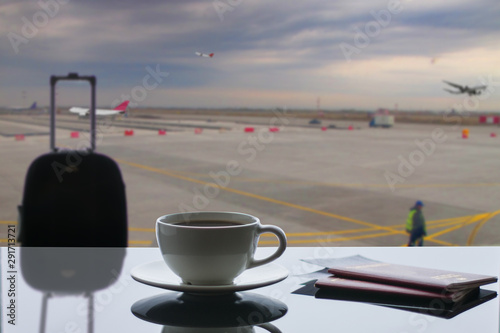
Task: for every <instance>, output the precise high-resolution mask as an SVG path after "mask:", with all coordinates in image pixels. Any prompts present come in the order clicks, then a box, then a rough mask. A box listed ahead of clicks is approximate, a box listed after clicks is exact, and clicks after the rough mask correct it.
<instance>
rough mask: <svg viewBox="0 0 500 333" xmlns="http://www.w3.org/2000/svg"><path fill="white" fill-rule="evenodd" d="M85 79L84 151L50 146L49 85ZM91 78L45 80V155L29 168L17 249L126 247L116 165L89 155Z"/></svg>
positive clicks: (123, 199) (92, 130) (52, 142)
mask: <svg viewBox="0 0 500 333" xmlns="http://www.w3.org/2000/svg"><path fill="white" fill-rule="evenodd" d="M59 80H85V81H88V82H89V83H90V86H91V112H90V148H89V149H87V150H66V151H64V150H60V149H58V148H57V147H56V146H55V86H56V83H57V81H59ZM95 87H96V78H95V76H79V75H78V74H76V73H70V74H69V75H68V76H51V78H50V92H51V110H50V111H51V121H50V136H51V138H50V148H51V152H50V153H47V154H44V155H42V156H39V157H38V158H36V159H35V160H34V161H33V162H32V164H31V165H30V167H29V169H28V172H27V175H26V180H25V185H24V194H23V199H22V204H21V206H19V219H20V228H19V238H18V241H19V242H20V243H21V246H50V247H126V246H127V240H128V231H127V225H128V223H127V205H126V196H125V184H124V182H123V179H122V175H121V172H120V169H119V167H118V165H117V164H116V162H114V161H113V160H112V159H111V158H109V157H108V156H105V155H102V154H99V153H96V152H95V136H96V115H95V107H96V105H95Z"/></svg>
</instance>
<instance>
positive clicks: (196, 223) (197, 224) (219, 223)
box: [174, 220, 242, 228]
mask: <svg viewBox="0 0 500 333" xmlns="http://www.w3.org/2000/svg"><path fill="white" fill-rule="evenodd" d="M174 224H175V225H186V226H190V227H207V228H210V227H228V226H232V225H241V224H242V223H237V222H230V221H216V220H213V221H189V222H178V223H174Z"/></svg>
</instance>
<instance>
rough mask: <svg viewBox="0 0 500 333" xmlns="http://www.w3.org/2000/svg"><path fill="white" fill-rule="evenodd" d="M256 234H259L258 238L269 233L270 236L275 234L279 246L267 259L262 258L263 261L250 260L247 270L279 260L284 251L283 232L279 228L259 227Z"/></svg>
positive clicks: (270, 226)
mask: <svg viewBox="0 0 500 333" xmlns="http://www.w3.org/2000/svg"><path fill="white" fill-rule="evenodd" d="M257 232H258V233H259V236H260V235H261V234H263V233H266V232H270V233H272V234H275V235H276V237H278V240H279V246H278V249H277V250H276V251H275V252H274V253H273V254H272V255H270V256H269V257H267V258H264V259H255V258H252V259H251V260H250V263H249V264H248V267H247V268H253V267H257V266H261V265H265V264H267V263H270V262H271V261H273V260H275V259H277V258H279V257H280V256H281V255H282V254H283V253H284V252H285V250H286V235H285V232H284V231H283V230H281V229H280V228H278V227H276V226H274V225H261V226H259V228H258V230H257Z"/></svg>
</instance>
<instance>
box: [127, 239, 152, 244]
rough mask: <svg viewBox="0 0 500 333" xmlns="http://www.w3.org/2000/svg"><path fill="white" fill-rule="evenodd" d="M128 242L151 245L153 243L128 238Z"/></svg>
mask: <svg viewBox="0 0 500 333" xmlns="http://www.w3.org/2000/svg"><path fill="white" fill-rule="evenodd" d="M128 244H129V245H131V244H135V245H151V244H153V241H140V240H129V241H128Z"/></svg>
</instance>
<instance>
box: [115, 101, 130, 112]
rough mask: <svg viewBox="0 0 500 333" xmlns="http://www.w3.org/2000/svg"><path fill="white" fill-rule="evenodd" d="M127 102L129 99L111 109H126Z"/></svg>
mask: <svg viewBox="0 0 500 333" xmlns="http://www.w3.org/2000/svg"><path fill="white" fill-rule="evenodd" d="M128 103H130V101H125V102H123V103H122V104H120V105H118V106H117V107H116V108H114V109H113V110H116V111H125V110H127V106H128Z"/></svg>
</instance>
